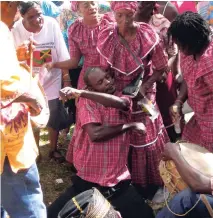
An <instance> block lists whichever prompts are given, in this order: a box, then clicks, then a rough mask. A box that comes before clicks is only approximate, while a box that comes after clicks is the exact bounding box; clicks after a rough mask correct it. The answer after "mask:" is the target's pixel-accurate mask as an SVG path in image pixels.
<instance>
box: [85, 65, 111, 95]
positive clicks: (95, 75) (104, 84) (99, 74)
mask: <svg viewBox="0 0 213 218" xmlns="http://www.w3.org/2000/svg"><path fill="white" fill-rule="evenodd" d="M84 82H85V84H86V85H87V87H88V88H89V89H90V90H92V91H96V92H103V93H108V94H113V93H114V92H115V86H114V79H113V77H112V74H110V73H108V72H105V71H104V70H103V69H101V68H100V67H89V68H88V69H87V70H86V72H85V74H84Z"/></svg>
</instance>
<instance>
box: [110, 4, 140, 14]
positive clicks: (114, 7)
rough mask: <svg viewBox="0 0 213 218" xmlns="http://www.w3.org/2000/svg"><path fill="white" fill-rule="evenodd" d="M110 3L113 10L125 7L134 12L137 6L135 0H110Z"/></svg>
mask: <svg viewBox="0 0 213 218" xmlns="http://www.w3.org/2000/svg"><path fill="white" fill-rule="evenodd" d="M110 5H111V9H112V11H115V12H116V11H118V10H121V9H126V10H130V11H132V12H135V11H136V10H137V7H138V3H137V1H112V2H111V4H110Z"/></svg>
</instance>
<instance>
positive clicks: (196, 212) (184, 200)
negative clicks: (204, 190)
mask: <svg viewBox="0 0 213 218" xmlns="http://www.w3.org/2000/svg"><path fill="white" fill-rule="evenodd" d="M206 198H207V200H208V202H209V204H210V205H211V207H212V208H213V196H212V195H206ZM198 199H199V195H198V194H196V193H195V192H193V191H191V190H190V189H185V190H183V191H182V192H179V193H178V194H177V195H175V197H174V198H173V199H172V200H171V201H170V202H169V208H170V209H171V210H172V211H173V213H171V212H170V211H169V210H168V208H167V207H165V208H164V209H162V210H161V211H160V212H159V213H158V214H157V216H156V218H177V217H179V216H176V215H175V213H176V214H185V213H186V212H188V211H189V210H190V209H191V208H192V207H193V206H194V205H195V204H196V202H197V201H198ZM184 217H185V218H210V217H211V216H210V214H209V212H208V210H207V208H206V206H205V205H204V203H203V202H202V201H199V203H198V204H197V206H196V207H195V208H194V209H193V210H192V211H191V212H189V213H188V214H187V215H186V216H184Z"/></svg>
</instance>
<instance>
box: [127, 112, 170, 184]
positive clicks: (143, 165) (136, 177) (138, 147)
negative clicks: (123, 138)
mask: <svg viewBox="0 0 213 218" xmlns="http://www.w3.org/2000/svg"><path fill="white" fill-rule="evenodd" d="M132 118H133V120H132V121H133V122H136V121H137V122H143V123H144V124H145V126H146V130H147V131H146V134H144V135H141V134H138V133H137V132H134V133H132V136H131V143H130V145H131V146H133V148H132V156H131V158H132V160H131V167H132V172H131V177H132V182H133V183H134V184H139V185H140V186H142V187H146V186H147V185H148V184H154V185H162V184H163V181H162V179H161V177H160V174H159V170H158V168H159V163H160V160H161V155H160V154H161V153H162V152H163V150H164V145H165V143H167V142H169V137H168V134H167V132H166V129H165V127H164V125H163V121H162V117H161V115H159V116H158V118H156V119H155V120H154V121H151V120H150V118H149V117H148V116H147V115H146V114H144V113H141V114H135V115H133V117H132Z"/></svg>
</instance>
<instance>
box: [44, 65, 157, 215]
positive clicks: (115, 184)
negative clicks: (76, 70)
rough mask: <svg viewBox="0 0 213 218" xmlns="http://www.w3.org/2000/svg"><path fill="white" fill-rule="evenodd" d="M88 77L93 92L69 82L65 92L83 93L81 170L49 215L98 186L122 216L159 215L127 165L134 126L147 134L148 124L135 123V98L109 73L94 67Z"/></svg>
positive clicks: (77, 159)
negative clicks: (135, 183) (132, 181)
mask: <svg viewBox="0 0 213 218" xmlns="http://www.w3.org/2000/svg"><path fill="white" fill-rule="evenodd" d="M84 79H85V84H87V90H92V91H87V90H76V89H73V88H70V87H67V88H64V89H62V90H61V92H60V95H61V98H62V99H63V100H68V99H70V98H72V97H80V99H79V102H78V104H77V108H78V116H79V122H77V124H76V128H75V132H74V135H73V137H75V140H74V145H72V146H73V148H74V150H73V157H74V165H75V167H76V169H77V171H78V173H77V175H76V176H74V177H73V178H72V182H73V185H72V186H71V187H69V188H68V189H67V190H66V192H65V193H64V194H62V195H61V196H60V197H59V198H58V199H56V201H55V202H54V203H53V204H52V205H51V206H50V207H49V209H48V217H51V218H54V217H57V214H58V212H59V211H60V210H61V209H62V208H63V206H64V205H65V204H66V203H67V202H68V201H69V200H70V199H71V198H72V197H74V196H75V195H77V194H79V193H81V192H83V191H86V190H88V189H90V188H92V187H96V188H98V189H99V190H100V192H101V193H102V194H103V195H104V196H105V197H106V198H108V199H109V201H110V202H111V204H112V205H113V206H114V207H115V208H116V210H118V211H119V212H120V213H121V216H122V217H126V218H130V217H131V218H134V217H135V218H137V217H138V216H140V214H142V213H144V214H146V215H145V216H144V217H147V218H148V217H153V214H152V210H151V209H150V208H149V207H148V205H146V203H145V202H144V200H143V199H142V198H141V197H140V195H139V194H138V193H137V192H136V191H135V189H134V187H133V186H131V184H130V172H129V170H128V168H127V157H128V152H129V146H130V134H129V130H132V131H135V130H137V131H140V132H141V133H142V134H143V133H144V132H145V126H144V125H143V123H130V122H129V118H130V114H131V106H132V102H131V100H130V99H129V98H126V97H122V96H121V95H120V94H119V93H117V92H116V89H115V85H114V79H113V78H112V76H111V75H110V74H109V73H106V72H104V71H103V70H101V69H100V68H98V67H94V68H89V69H88V70H87V72H86V73H85V78H84ZM119 96H121V97H119ZM72 141H73V140H72ZM68 157H69V155H68ZM68 161H69V158H68Z"/></svg>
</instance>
